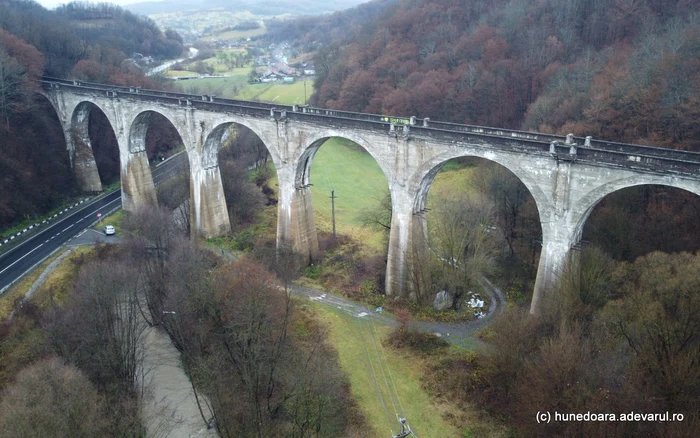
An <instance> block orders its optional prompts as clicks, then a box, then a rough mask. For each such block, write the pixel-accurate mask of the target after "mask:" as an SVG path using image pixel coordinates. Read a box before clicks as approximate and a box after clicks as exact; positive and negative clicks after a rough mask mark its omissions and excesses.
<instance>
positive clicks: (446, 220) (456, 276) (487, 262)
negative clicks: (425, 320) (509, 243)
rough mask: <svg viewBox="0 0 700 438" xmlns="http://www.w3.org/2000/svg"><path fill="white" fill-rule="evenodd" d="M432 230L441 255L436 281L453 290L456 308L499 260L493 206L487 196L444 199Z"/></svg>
mask: <svg viewBox="0 0 700 438" xmlns="http://www.w3.org/2000/svg"><path fill="white" fill-rule="evenodd" d="M432 213H433V214H432V216H433V220H432V221H431V224H432V225H431V226H430V231H429V242H430V248H431V251H432V252H433V253H434V254H435V256H436V257H437V259H438V260H437V262H436V268H437V269H436V271H437V272H438V273H439V274H438V275H439V278H437V279H435V281H434V282H435V283H436V284H437V285H438V286H439V287H440V288H442V289H446V290H448V291H450V292H452V294H453V296H454V298H455V299H454V304H453V306H454V307H455V309H456V308H457V307H458V306H459V302H460V298H461V297H462V296H464V294H465V293H467V292H468V291H469V289H470V288H472V287H474V286H475V285H476V281H477V279H478V278H479V277H480V276H481V275H483V274H484V273H485V272H487V271H488V270H489V269H490V268H491V267H492V266H493V265H494V263H495V256H496V253H497V251H498V241H499V239H498V238H497V235H496V227H494V217H493V209H492V206H491V204H490V203H489V202H488V201H487V200H486V199H485V198H483V197H480V198H476V199H472V198H469V197H466V196H462V197H461V198H459V199H450V200H441V201H439V202H438V203H437V204H436V205H434V206H433V212H432Z"/></svg>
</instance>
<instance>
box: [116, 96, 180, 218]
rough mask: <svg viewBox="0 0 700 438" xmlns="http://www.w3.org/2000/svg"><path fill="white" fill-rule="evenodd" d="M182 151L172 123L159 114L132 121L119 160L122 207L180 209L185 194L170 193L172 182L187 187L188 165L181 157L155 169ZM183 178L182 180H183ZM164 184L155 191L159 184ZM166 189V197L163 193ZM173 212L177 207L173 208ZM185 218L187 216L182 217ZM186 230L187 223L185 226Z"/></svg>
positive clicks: (129, 208)
mask: <svg viewBox="0 0 700 438" xmlns="http://www.w3.org/2000/svg"><path fill="white" fill-rule="evenodd" d="M183 150H184V141H183V138H182V136H181V135H180V133H179V132H178V130H177V128H175V125H174V124H173V122H172V121H171V120H170V119H169V118H168V117H166V116H165V115H163V114H160V113H158V112H156V111H152V110H146V111H143V112H141V113H139V114H137V115H136V117H134V119H133V121H132V122H131V126H130V127H129V134H128V143H127V144H126V145H125V147H124V150H123V151H122V152H123V153H124V155H125V156H123V157H121V160H120V161H121V175H122V181H121V183H122V195H123V200H122V203H123V206H124V209H125V210H127V211H133V210H134V209H137V208H139V207H140V206H144V205H155V204H157V203H159V202H160V203H161V204H165V205H167V206H169V207H175V206H176V205H181V204H182V202H185V200H186V199H182V198H183V197H184V196H186V197H187V198H189V190H179V193H181V195H180V196H179V197H176V196H174V194H173V193H172V191H173V190H172V189H173V187H174V186H173V183H172V181H173V180H178V178H179V179H181V180H184V184H185V185H187V186H188V185H189V162H188V160H187V156H186V154H181V155H179V156H177V157H175V158H173V160H172V161H171V162H170V163H168V164H167V166H165V165H164V166H162V167H158V164H159V163H161V162H162V161H164V160H165V159H166V157H169V156H171V155H174V154H176V153H178V152H181V151H183ZM183 175H184V176H183ZM164 182H168V183H167V184H166V185H165V186H164V187H163V188H162V189H159V190H156V187H158V186H159V185H160V184H161V183H164ZM166 189H167V191H168V193H166ZM175 208H177V207H175ZM186 216H188V217H189V214H188V215H186ZM185 226H186V227H187V228H189V219H188V220H187V223H186V224H185Z"/></svg>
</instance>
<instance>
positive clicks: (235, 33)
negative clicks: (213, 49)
mask: <svg viewBox="0 0 700 438" xmlns="http://www.w3.org/2000/svg"><path fill="white" fill-rule="evenodd" d="M265 33H267V29H266V28H265V27H264V26H263V27H259V28H257V29H248V30H229V31H228V32H223V33H219V34H216V35H212V36H210V37H206V38H202V40H204V41H216V40H238V39H241V38H253V37H254V36H259V35H265Z"/></svg>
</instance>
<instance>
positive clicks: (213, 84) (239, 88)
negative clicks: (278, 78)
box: [175, 67, 314, 105]
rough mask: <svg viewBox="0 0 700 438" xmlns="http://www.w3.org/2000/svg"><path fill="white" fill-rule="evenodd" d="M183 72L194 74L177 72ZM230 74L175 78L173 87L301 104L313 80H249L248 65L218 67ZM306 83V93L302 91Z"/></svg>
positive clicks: (205, 92) (217, 94) (231, 97)
mask: <svg viewBox="0 0 700 438" xmlns="http://www.w3.org/2000/svg"><path fill="white" fill-rule="evenodd" d="M180 73H182V75H183V76H184V75H187V74H194V73H191V72H177V74H180ZM217 73H224V74H227V75H229V76H228V77H225V78H197V79H188V80H184V81H176V82H175V87H176V88H177V89H178V90H180V91H183V92H185V93H192V94H209V95H214V96H220V97H224V98H230V99H234V98H235V99H243V100H259V101H261V102H277V103H281V104H285V105H293V104H295V103H297V104H303V103H304V98H305V97H306V99H307V100H308V98H309V97H311V94H313V92H314V81H313V80H311V79H306V80H303V81H297V82H294V83H293V84H285V83H266V84H249V83H248V74H249V73H250V67H240V68H234V69H232V70H228V71H221V72H217ZM304 83H306V95H305V94H304Z"/></svg>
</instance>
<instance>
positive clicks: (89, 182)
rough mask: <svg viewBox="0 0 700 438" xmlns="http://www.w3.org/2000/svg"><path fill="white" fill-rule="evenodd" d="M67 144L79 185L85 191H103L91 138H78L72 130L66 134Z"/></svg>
mask: <svg viewBox="0 0 700 438" xmlns="http://www.w3.org/2000/svg"><path fill="white" fill-rule="evenodd" d="M65 138H66V144H67V145H68V151H69V154H70V156H71V165H72V167H73V173H74V175H75V179H76V182H77V183H78V187H80V190H82V191H83V192H85V193H99V192H101V191H102V181H101V180H100V174H99V172H98V171H97V162H95V156H94V154H93V153H92V146H91V145H90V139H89V138H87V141H85V139H83V138H76V137H74V136H73V135H72V134H71V133H70V132H66V134H65Z"/></svg>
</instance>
